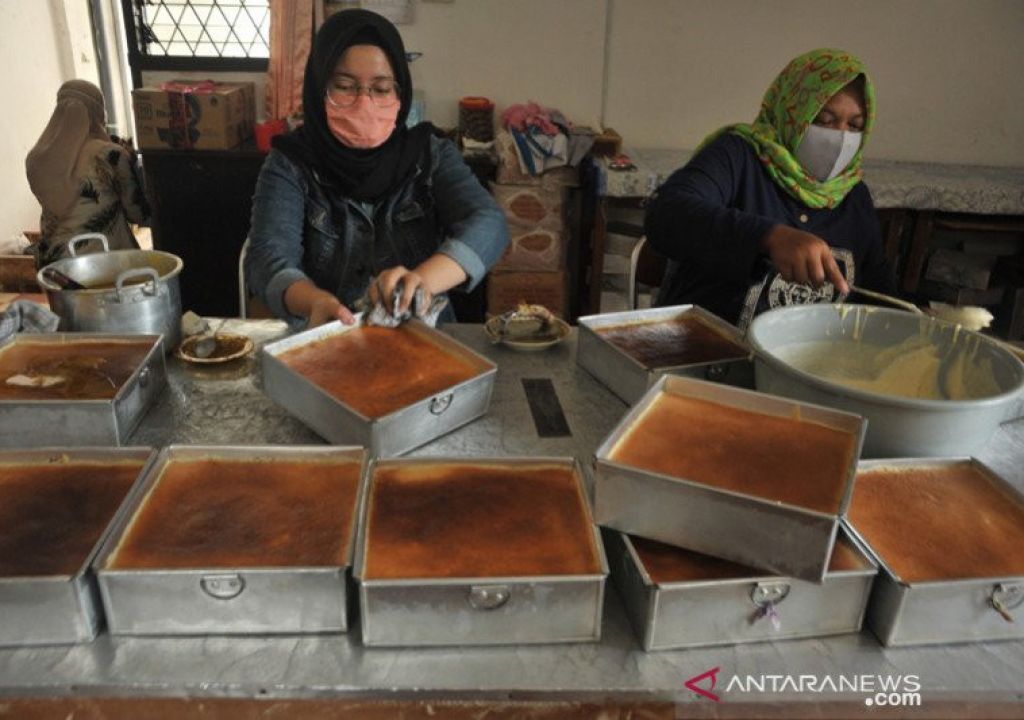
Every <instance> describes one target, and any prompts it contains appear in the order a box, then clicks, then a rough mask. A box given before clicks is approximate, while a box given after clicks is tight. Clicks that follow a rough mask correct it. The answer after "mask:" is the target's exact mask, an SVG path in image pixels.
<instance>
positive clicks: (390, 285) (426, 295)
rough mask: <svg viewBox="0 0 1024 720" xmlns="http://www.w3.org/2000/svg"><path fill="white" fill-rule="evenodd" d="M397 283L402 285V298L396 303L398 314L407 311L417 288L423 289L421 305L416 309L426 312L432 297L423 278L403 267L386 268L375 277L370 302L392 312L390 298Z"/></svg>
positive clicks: (371, 287)
mask: <svg viewBox="0 0 1024 720" xmlns="http://www.w3.org/2000/svg"><path fill="white" fill-rule="evenodd" d="M398 283H402V298H401V300H399V302H398V312H399V313H403V312H405V311H406V310H408V309H409V306H410V305H411V304H412V298H413V295H415V294H416V289H417V288H423V305H422V307H420V308H418V309H419V310H420V311H421V312H424V311H426V309H427V308H428V307H429V306H430V301H431V300H432V299H433V297H434V295H433V293H432V292H431V291H430V288H429V287H428V286H427V282H426V280H425V279H424V277H423V276H422V275H420V274H419V273H418V272H416V271H415V270H410V269H409V268H407V267H405V266H404V265H396V266H395V267H393V268H388V269H387V270H385V271H384V272H382V273H381V274H380V275H378V276H377V280H376V282H374V283H373V285H371V286H370V300H372V301H373V302H374V303H380V304H382V305H383V306H384V307H385V308H386V309H387V310H388V311H389V312H391V311H393V310H394V308H392V307H391V297H392V295H394V292H395V288H396V287H397V286H398Z"/></svg>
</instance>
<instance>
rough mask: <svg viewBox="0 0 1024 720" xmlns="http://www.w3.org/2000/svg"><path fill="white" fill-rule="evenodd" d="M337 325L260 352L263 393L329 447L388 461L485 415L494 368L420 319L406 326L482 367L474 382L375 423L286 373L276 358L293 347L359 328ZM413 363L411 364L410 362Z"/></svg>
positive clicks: (418, 403)
mask: <svg viewBox="0 0 1024 720" xmlns="http://www.w3.org/2000/svg"><path fill="white" fill-rule="evenodd" d="M356 317H357V324H356V325H343V324H342V323H340V322H338V321H335V322H331V323H327V324H326V325H321V326H320V327H317V328H313V329H312V330H307V331H305V332H301V333H298V334H297V335H293V336H292V337H289V338H285V339H284V340H279V341H278V342H275V343H271V344H269V345H266V346H265V347H264V348H263V351H262V353H261V363H262V368H263V391H264V392H265V393H266V394H267V395H269V396H270V397H271V398H272V399H273V400H274V401H275V402H277V403H278V404H279V405H281V406H282V407H284V408H285V409H286V410H288V412H290V413H291V414H293V415H295V416H296V417H297V418H299V419H300V420H301V421H302V422H304V423H305V424H306V425H308V426H309V427H310V428H312V429H313V430H314V431H316V432H317V433H318V434H319V435H321V436H322V437H324V438H325V439H326V440H328V441H329V442H331V443H335V444H339V445H340V444H349V445H362V446H364V447H366V448H368V449H369V451H370V454H371V455H373V456H375V457H392V456H395V455H401V454H403V453H406V452H409V451H410V450H412V449H414V448H417V447H419V446H421V445H425V444H426V443H429V442H431V441H432V440H435V439H436V438H438V437H440V436H442V435H444V434H446V433H448V432H451V431H452V430H454V429H455V428H458V427H461V426H462V425H465V424H466V423H468V422H470V421H472V420H475V419H476V418H478V417H480V416H481V415H483V414H484V413H486V412H487V408H488V406H489V405H490V402H491V390H492V389H493V387H494V376H495V374H496V373H497V366H496V365H495V364H494V363H493V362H491V361H490V360H488V359H487V358H485V357H483V356H482V355H479V354H477V353H475V352H473V351H472V350H470V349H469V348H467V347H466V346H464V345H462V344H461V343H458V342H457V341H455V340H454V339H452V338H451V337H449V336H448V335H446V334H444V333H442V332H441V331H439V330H435V329H433V328H431V327H428V326H427V325H425V324H424V323H422V322H420V321H419V320H411V321H409V322H408V323H407V324H406V326H407V327H409V328H411V329H414V330H415V331H416V332H417V333H419V334H420V335H422V336H424V337H426V338H428V339H429V340H430V341H431V342H433V343H435V344H436V345H437V346H439V347H440V348H442V349H444V350H447V351H449V352H453V353H455V354H457V355H461V356H463V357H465V358H466V359H467V360H469V361H470V362H471V363H472V364H473V365H476V366H478V367H479V368H480V372H479V374H478V375H476V376H475V377H472V378H470V379H469V380H466V381H464V382H461V383H458V384H456V385H453V386H451V387H449V388H446V389H445V390H444V391H442V392H440V393H437V394H435V395H433V396H430V397H426V398H424V399H422V400H420V401H418V402H415V403H413V404H411V405H407V406H405V407H403V408H400V409H398V410H396V411H394V412H391V413H389V414H387V415H384V416H382V417H379V418H368V417H366V416H365V415H363V414H361V413H360V412H359V411H357V410H355V409H354V408H352V407H351V406H349V405H347V404H346V403H344V402H342V401H341V400H338V399H337V398H335V397H333V396H331V395H330V394H328V393H327V392H326V391H325V390H323V389H322V388H320V387H318V386H317V385H315V384H314V383H313V382H311V381H310V380H308V379H307V378H305V377H303V376H302V375H300V374H299V373H297V372H295V371H294V370H293V369H291V368H289V367H288V366H287V365H285V364H284V362H282V361H281V360H280V359H279V356H280V355H282V354H283V353H285V352H287V351H288V350H291V349H293V348H296V347H299V346H301V345H305V344H307V343H310V342H314V341H316V340H321V339H323V338H326V337H329V336H331V335H335V334H339V333H345V332H349V331H351V330H354V329H356V328H357V327H358V320H359V318H360V316H358V315H357V316H356ZM410 362H412V360H410Z"/></svg>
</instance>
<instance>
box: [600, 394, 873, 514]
mask: <svg viewBox="0 0 1024 720" xmlns="http://www.w3.org/2000/svg"><path fill="white" fill-rule="evenodd" d="M855 451H856V437H855V436H854V435H853V434H852V433H848V432H843V431H840V430H835V429H833V428H829V427H825V426H824V425H819V424H817V423H813V422H806V421H802V420H799V419H795V418H783V417H775V416H772V415H765V414H763V413H758V412H752V411H749V410H741V409H739V408H735V407H730V406H728V405H722V404H719V403H716V402H712V401H710V400H702V399H699V398H693V397H684V396H680V395H674V394H672V393H664V392H663V393H660V394H659V395H658V396H657V397H656V398H655V399H654V401H653V402H652V403H651V405H650V406H649V407H648V408H647V409H646V410H645V411H644V412H643V413H642V414H641V416H640V417H639V418H638V419H637V421H636V422H635V423H634V424H633V426H632V427H630V428H629V429H628V431H627V432H626V433H625V434H624V435H623V437H622V438H621V439H620V440H619V441H618V442H617V443H616V444H615V446H614V447H613V448H612V450H611V453H610V457H609V459H610V460H611V461H613V462H616V463H621V464H623V465H630V466H632V467H636V468H640V469H643V470H651V471H654V472H658V473H662V474H665V475H670V476H672V477H677V478H682V479H684V480H692V481H694V482H699V483H702V484H704V485H709V486H713V487H716V488H721V489H723V490H732V491H735V492H741V493H745V494H748V495H754V496H756V497H759V498H764V499H766V500H770V501H772V502H782V503H787V504H789V505H795V506H797V507H803V508H809V509H811V510H817V511H819V512H823V513H830V514H836V513H838V512H839V506H840V503H841V501H842V497H843V489H844V487H845V484H846V477H847V473H848V471H849V469H850V467H851V465H852V463H853V462H854V459H855V455H854V454H855Z"/></svg>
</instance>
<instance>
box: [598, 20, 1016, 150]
mask: <svg viewBox="0 0 1024 720" xmlns="http://www.w3.org/2000/svg"><path fill="white" fill-rule="evenodd" d="M610 29H611V32H610V38H611V42H610V47H609V56H608V59H609V62H608V71H609V75H608V87H607V96H608V102H607V105H606V111H605V123H606V124H607V125H610V126H612V127H614V128H615V129H617V130H618V131H619V132H620V133H621V134H622V135H623V137H625V138H626V140H627V142H628V143H629V144H630V145H633V146H635V147H681V148H692V147H695V146H696V144H697V143H699V142H700V141H701V140H702V139H703V138H704V137H705V136H706V135H707V134H708V133H709V132H711V131H712V130H715V129H717V128H719V127H721V126H722V125H725V124H727V123H732V122H749V121H751V120H753V118H754V116H755V115H756V114H757V111H758V108H759V106H760V102H761V97H762V95H763V94H764V91H765V90H766V89H767V87H768V85H769V83H770V82H771V81H772V79H773V78H774V77H775V75H776V74H777V73H778V72H779V71H780V70H781V69H782V68H783V67H784V66H785V64H786V63H787V62H788V61H789V60H790V59H792V58H793V57H795V56H796V55H798V54H800V53H802V52H804V51H806V50H810V49H812V48H815V47H828V46H831V47H842V48H844V49H847V50H850V51H852V52H854V53H855V54H857V55H858V56H860V57H861V59H862V60H863V61H864V63H865V64H866V65H867V67H868V70H869V72H870V73H871V75H872V78H873V80H874V83H875V88H876V95H877V108H878V122H877V125H876V129H875V133H874V135H873V136H872V139H871V144H870V145H869V149H868V152H869V155H870V156H871V157H877V158H887V159H900V160H921V161H936V162H947V163H967V164H978V165H1024V132H1022V129H1024V79H1022V74H1024V49H1022V48H1024V45H1022V42H1024V2H1019V1H1011V0H857V1H856V2H850V1H849V0H818V1H817V2H811V1H809V0H612V10H611V17H610Z"/></svg>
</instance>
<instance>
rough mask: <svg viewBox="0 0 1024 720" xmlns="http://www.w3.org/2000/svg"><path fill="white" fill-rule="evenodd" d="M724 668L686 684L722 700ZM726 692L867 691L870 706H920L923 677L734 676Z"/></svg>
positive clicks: (704, 674) (685, 683)
mask: <svg viewBox="0 0 1024 720" xmlns="http://www.w3.org/2000/svg"><path fill="white" fill-rule="evenodd" d="M721 671H722V668H721V667H713V668H711V669H710V670H705V671H704V672H702V673H700V674H699V675H694V676H693V677H691V678H690V679H689V680H686V681H684V683H683V685H684V686H685V687H686V689H687V690H690V691H692V692H694V693H696V694H697V695H700V696H701V697H703V698H706V699H708V700H712V701H714V702H721V700H722V698H720V697H719V696H718V695H717V694H715V693H714V692H713V690H714V689H715V687H716V686H717V685H718V674H719V673H720V672H721ZM720 692H721V693H722V694H723V695H726V694H733V695H739V694H744V693H758V694H760V695H765V694H773V693H813V694H819V695H820V694H825V693H863V694H864V704H865V705H867V706H868V707H920V705H921V678H920V676H918V675H788V674H787V675H733V676H732V677H730V678H729V680H728V681H727V682H726V683H725V688H724V690H721V691H720Z"/></svg>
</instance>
